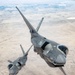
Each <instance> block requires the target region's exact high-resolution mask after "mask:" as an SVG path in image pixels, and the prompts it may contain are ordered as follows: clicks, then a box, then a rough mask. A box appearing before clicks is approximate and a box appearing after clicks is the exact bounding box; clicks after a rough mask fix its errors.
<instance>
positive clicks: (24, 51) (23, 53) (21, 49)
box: [20, 45, 25, 55]
mask: <svg viewBox="0 0 75 75" xmlns="http://www.w3.org/2000/svg"><path fill="white" fill-rule="evenodd" d="M20 47H21V50H22V52H23V55H25V51H24V49H23V47H22V45H20Z"/></svg>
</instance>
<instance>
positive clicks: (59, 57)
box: [55, 55, 66, 65]
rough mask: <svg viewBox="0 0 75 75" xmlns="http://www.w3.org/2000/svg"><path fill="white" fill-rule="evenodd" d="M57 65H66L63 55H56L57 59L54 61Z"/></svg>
mask: <svg viewBox="0 0 75 75" xmlns="http://www.w3.org/2000/svg"><path fill="white" fill-rule="evenodd" d="M55 62H56V63H57V64H62V65H64V64H65V63H66V58H65V56H63V55H58V56H57V59H56V61H55Z"/></svg>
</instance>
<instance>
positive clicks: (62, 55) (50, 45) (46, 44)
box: [16, 7, 68, 67]
mask: <svg viewBox="0 0 75 75" xmlns="http://www.w3.org/2000/svg"><path fill="white" fill-rule="evenodd" d="M16 8H17V10H18V11H19V13H20V15H21V16H22V18H23V20H24V21H25V23H26V25H27V26H28V28H29V30H30V34H31V42H32V44H33V46H34V51H35V52H37V54H39V55H40V56H41V57H42V58H43V59H44V60H45V61H46V62H48V63H50V64H51V65H53V67H62V66H64V65H65V63H66V56H67V53H68V48H67V47H66V46H64V45H60V44H59V43H57V42H54V41H52V40H49V39H47V38H45V37H43V36H41V35H40V34H39V33H38V32H37V31H38V30H35V29H34V27H33V26H32V25H31V24H30V22H29V21H28V20H27V19H26V17H25V16H24V15H23V14H22V12H21V11H20V10H19V9H18V7H16Z"/></svg>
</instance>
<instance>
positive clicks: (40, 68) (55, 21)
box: [0, 11, 75, 75]
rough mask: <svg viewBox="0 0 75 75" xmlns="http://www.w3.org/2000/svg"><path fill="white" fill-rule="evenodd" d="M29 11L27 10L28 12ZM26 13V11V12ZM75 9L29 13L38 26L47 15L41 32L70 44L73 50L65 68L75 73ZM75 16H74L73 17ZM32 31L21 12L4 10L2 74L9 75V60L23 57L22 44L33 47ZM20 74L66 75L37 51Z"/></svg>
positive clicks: (69, 73) (1, 21)
mask: <svg viewBox="0 0 75 75" xmlns="http://www.w3.org/2000/svg"><path fill="white" fill-rule="evenodd" d="M24 12H25V11H24ZM24 12H23V13H24ZM74 14H75V12H64V11H62V12H56V13H48V14H45V13H43V14H35V13H31V14H30V13H28V14H25V13H24V15H26V17H27V19H28V20H29V21H30V22H31V24H32V25H33V26H34V28H36V27H37V25H38V23H39V21H40V20H41V18H42V17H44V18H45V19H44V21H43V23H42V25H41V27H40V30H39V33H40V34H41V35H42V36H45V37H46V38H48V39H50V40H53V41H56V42H58V43H60V44H63V45H66V46H67V47H68V49H69V53H68V55H67V59H66V60H67V61H66V64H65V66H64V67H63V69H64V71H65V73H66V75H75V20H74V16H75V15H74ZM70 18H71V19H70ZM72 18H73V19H72ZM30 37H31V36H30V33H29V30H28V28H27V26H26V24H25V23H24V21H23V19H22V17H21V16H20V15H19V13H18V11H14V12H12V13H11V12H9V13H7V12H4V11H1V12H0V75H9V71H8V68H7V66H8V64H9V63H8V60H12V61H14V60H15V59H16V58H18V57H20V56H22V55H23V54H22V51H21V49H20V44H22V46H23V48H24V50H25V51H27V50H28V48H29V47H30V46H31V40H30ZM17 75H64V74H63V72H62V71H61V70H60V69H59V68H52V67H50V66H48V65H47V63H46V62H45V61H44V60H43V59H42V58H41V57H40V56H39V55H38V54H36V53H35V52H34V50H33V48H32V49H31V50H30V52H29V55H28V61H27V62H26V65H25V66H24V67H23V68H22V69H21V70H20V71H19V73H18V74H17Z"/></svg>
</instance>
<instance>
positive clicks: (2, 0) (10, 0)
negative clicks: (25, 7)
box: [0, 0, 74, 5]
mask: <svg viewBox="0 0 75 75" xmlns="http://www.w3.org/2000/svg"><path fill="white" fill-rule="evenodd" d="M64 1H74V0H0V5H7V4H25V3H55V2H64Z"/></svg>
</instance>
